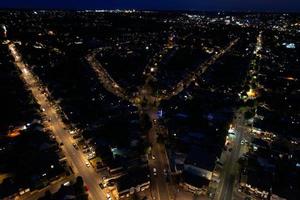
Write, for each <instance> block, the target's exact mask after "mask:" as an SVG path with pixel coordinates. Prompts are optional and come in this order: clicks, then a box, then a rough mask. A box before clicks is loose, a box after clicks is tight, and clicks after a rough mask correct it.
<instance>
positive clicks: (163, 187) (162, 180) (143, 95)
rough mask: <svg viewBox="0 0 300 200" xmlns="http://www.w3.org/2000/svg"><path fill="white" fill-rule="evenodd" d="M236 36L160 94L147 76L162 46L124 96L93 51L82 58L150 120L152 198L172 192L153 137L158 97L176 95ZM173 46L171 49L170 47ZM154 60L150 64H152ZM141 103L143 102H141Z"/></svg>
mask: <svg viewBox="0 0 300 200" xmlns="http://www.w3.org/2000/svg"><path fill="white" fill-rule="evenodd" d="M238 41H239V38H238V39H235V40H233V41H232V42H230V44H229V45H228V46H227V47H226V48H225V49H223V50H222V51H220V52H219V53H217V54H215V55H213V56H212V57H211V58H210V59H209V60H207V61H206V62H204V63H202V64H200V65H199V66H198V67H197V68H196V70H195V71H194V72H192V73H190V74H187V75H186V76H185V78H184V79H183V80H181V81H180V82H179V83H178V84H177V85H176V86H175V87H173V88H172V90H170V91H168V92H165V93H164V94H163V95H160V96H158V97H157V96H156V95H154V94H153V90H152V88H151V86H150V84H149V83H150V82H151V80H155V74H156V73H157V70H158V63H159V62H161V60H162V59H163V56H164V55H167V53H168V50H167V49H166V48H163V50H162V52H160V53H158V54H156V56H155V57H157V55H158V58H154V59H153V60H152V61H150V64H148V65H147V66H146V68H145V71H144V75H145V77H146V80H145V84H144V85H143V86H141V87H139V91H138V92H137V93H136V94H135V95H130V96H128V93H127V92H126V91H125V90H124V89H123V88H122V87H120V86H119V85H118V83H116V82H115V81H114V79H113V78H112V77H111V76H110V75H109V74H108V72H107V71H106V70H105V69H104V67H103V66H102V65H101V63H100V62H99V61H98V60H97V59H96V57H95V56H96V53H97V51H94V52H93V53H91V54H89V55H88V56H87V57H86V59H87V60H88V62H89V63H90V65H91V67H92V68H93V70H94V71H95V72H96V74H97V76H98V79H99V80H100V82H101V83H102V84H103V86H104V88H106V89H107V90H108V91H110V92H111V93H112V94H115V95H116V96H118V97H120V98H121V99H123V100H127V101H129V102H131V103H132V104H134V105H135V106H137V107H138V109H139V111H140V113H141V114H143V113H146V114H148V116H149V117H150V119H151V121H152V128H151V130H150V131H149V133H148V138H149V142H150V144H151V145H152V154H153V155H154V156H155V157H156V159H155V160H151V159H150V160H149V166H150V168H151V171H152V175H153V168H156V170H157V175H156V176H152V180H151V183H152V188H153V191H155V193H154V194H153V196H154V198H155V199H159V200H169V199H172V196H173V194H171V192H170V188H172V185H171V184H168V183H167V181H166V177H165V175H164V170H168V171H170V166H169V163H168V156H167V153H166V149H165V147H164V145H161V144H158V143H157V141H156V137H157V133H158V132H159V129H158V127H157V124H156V123H154V121H157V114H156V113H157V110H158V106H159V104H160V101H161V100H167V99H170V98H171V97H173V96H176V95H178V94H179V93H180V92H182V91H183V90H184V89H185V88H187V87H188V86H189V85H190V84H191V83H192V82H193V81H195V80H196V78H197V77H199V76H200V75H202V74H203V73H204V72H205V71H206V70H207V68H208V67H209V66H210V65H212V64H214V63H215V62H216V60H218V59H219V58H220V57H221V56H223V55H224V54H225V53H227V52H228V51H229V50H230V49H231V48H232V47H233V46H234V45H235V44H236V43H237V42H238ZM175 50H176V48H175V49H174V51H175ZM152 62H154V64H152ZM142 103H143V104H145V105H144V106H142Z"/></svg>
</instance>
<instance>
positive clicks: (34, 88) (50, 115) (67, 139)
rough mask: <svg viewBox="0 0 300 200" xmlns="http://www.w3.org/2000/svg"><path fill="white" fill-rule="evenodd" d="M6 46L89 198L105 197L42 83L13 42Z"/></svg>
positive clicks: (96, 177)
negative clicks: (23, 59)
mask: <svg viewBox="0 0 300 200" xmlns="http://www.w3.org/2000/svg"><path fill="white" fill-rule="evenodd" d="M8 47H9V50H10V51H11V54H12V56H13V57H14V59H15V65H16V67H18V68H19V70H20V71H21V72H22V74H21V78H22V80H23V81H24V83H25V84H26V86H27V88H28V89H29V90H30V91H31V92H32V95H33V97H34V98H35V99H36V101H37V103H38V104H39V105H40V106H41V107H42V108H44V109H45V112H44V115H45V117H46V118H47V119H48V120H49V121H46V122H45V125H46V126H47V125H48V128H49V129H50V130H52V132H53V134H54V135H55V137H56V139H57V141H58V142H59V143H61V142H62V143H63V146H62V150H63V153H64V155H65V156H66V158H67V161H68V163H69V164H70V166H71V167H72V169H73V171H74V172H75V174H76V175H78V176H82V178H83V180H84V183H85V185H86V186H87V188H88V190H89V191H88V193H89V199H92V200H104V199H106V196H105V194H104V193H103V191H102V190H101V189H100V187H99V186H98V184H99V183H100V178H99V176H98V174H97V173H96V172H95V170H94V169H93V168H92V167H87V166H86V162H87V161H88V160H87V158H86V157H85V155H84V154H83V153H82V152H81V151H79V150H76V149H75V148H74V147H73V143H74V140H73V138H72V137H71V135H70V134H69V130H67V128H66V125H65V124H64V123H63V121H62V119H61V117H60V115H59V113H58V112H57V111H56V108H55V106H54V105H53V104H52V103H51V102H50V101H49V99H48V97H47V94H45V93H43V92H42V91H43V90H42V89H41V88H42V84H41V83H40V82H39V80H38V78H37V77H35V76H34V75H33V74H32V73H31V71H30V70H29V69H28V66H27V65H26V64H25V63H24V62H23V61H22V57H21V55H20V54H19V53H18V52H17V50H16V46H15V44H14V43H12V42H11V43H10V44H9V45H8Z"/></svg>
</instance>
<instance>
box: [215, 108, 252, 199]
mask: <svg viewBox="0 0 300 200" xmlns="http://www.w3.org/2000/svg"><path fill="white" fill-rule="evenodd" d="M243 115H244V114H243V113H241V112H239V113H237V115H236V119H235V121H234V122H233V127H234V130H235V131H234V134H235V139H234V141H233V145H232V146H233V148H232V151H231V152H226V154H227V159H226V161H225V163H224V166H223V168H222V172H221V175H220V183H219V185H218V189H217V192H216V199H217V200H231V199H232V193H233V189H234V183H235V180H236V177H237V173H238V171H237V165H238V159H239V156H240V152H241V141H242V140H243V139H244V134H245V132H246V131H247V128H246V127H245V126H244V116H243Z"/></svg>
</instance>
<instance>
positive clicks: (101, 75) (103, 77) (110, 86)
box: [86, 51, 130, 100]
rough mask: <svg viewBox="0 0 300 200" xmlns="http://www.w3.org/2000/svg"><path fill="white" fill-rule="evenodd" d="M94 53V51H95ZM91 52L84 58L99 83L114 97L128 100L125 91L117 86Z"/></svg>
mask: <svg viewBox="0 0 300 200" xmlns="http://www.w3.org/2000/svg"><path fill="white" fill-rule="evenodd" d="M95 52H96V51H95ZM95 52H93V53H91V54H89V55H87V56H86V59H87V61H88V63H89V64H90V65H91V67H92V69H93V70H94V72H95V73H96V75H97V77H98V79H99V81H100V82H101V83H102V85H103V87H104V88H105V89H106V90H107V91H109V92H111V93H113V94H114V95H115V96H117V97H119V98H121V99H123V100H130V98H129V97H128V95H127V92H126V90H125V89H123V88H122V87H120V86H119V84H118V83H117V82H116V81H115V80H114V79H113V78H112V77H111V76H110V75H109V73H108V72H107V71H106V69H105V68H104V67H103V66H102V64H101V63H100V62H99V61H98V60H97V59H96V53H95Z"/></svg>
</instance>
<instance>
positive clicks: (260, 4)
mask: <svg viewBox="0 0 300 200" xmlns="http://www.w3.org/2000/svg"><path fill="white" fill-rule="evenodd" d="M0 9H26V10H28V9H39V10H117V9H120V10H126V9H136V10H154V11H234V12H248V11H250V12H300V2H298V1H296V0H287V1H282V0H275V1H270V0H263V1H262V0H260V1H259V0H254V1H251V2H249V1H248V2H239V0H227V1H226V2H225V1H222V0H213V1H208V0H205V1H201V2H197V1H195V0H186V1H184V2H182V1H180V0H173V1H171V0H166V1H163V2H158V1H156V0H154V1H148V0H144V1H140V2H134V1H133V0H125V1H123V2H120V1H118V0H110V1H105V2H103V1H102V0H100V1H96V0H88V1H85V2H76V3H74V2H72V3H68V2H67V1H58V0H54V1H51V2H50V1H46V2H45V1H44V2H40V1H36V0H31V1H27V2H22V1H21V0H12V1H9V2H2V3H0Z"/></svg>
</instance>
